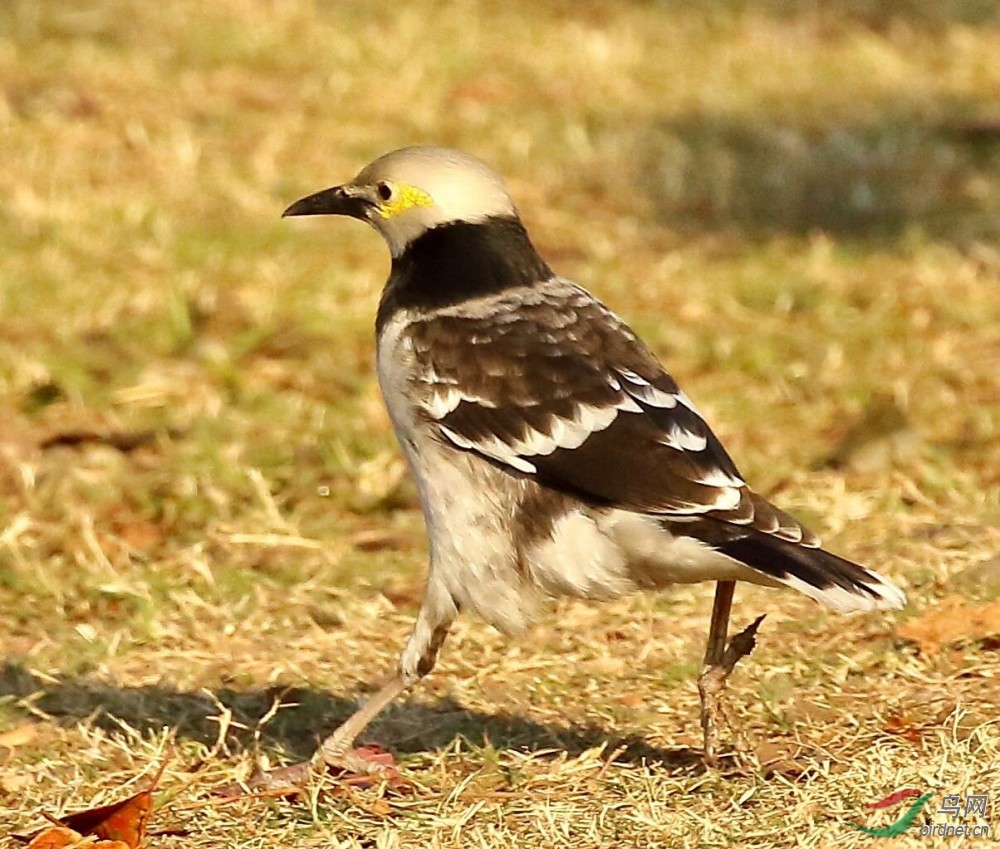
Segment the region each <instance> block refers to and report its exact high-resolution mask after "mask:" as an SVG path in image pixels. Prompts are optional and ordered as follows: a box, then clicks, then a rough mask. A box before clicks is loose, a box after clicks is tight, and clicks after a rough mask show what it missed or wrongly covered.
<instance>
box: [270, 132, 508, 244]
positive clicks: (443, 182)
mask: <svg viewBox="0 0 1000 849" xmlns="http://www.w3.org/2000/svg"><path fill="white" fill-rule="evenodd" d="M283 215H348V216H350V217H351V218H358V219H360V220H361V221H367V222H368V223H369V224H371V225H372V226H373V227H374V228H375V229H376V230H378V231H379V233H381V234H382V237H383V238H384V239H385V240H386V242H387V244H388V245H389V250H390V252H391V253H392V255H393V256H394V257H396V256H399V255H400V254H402V252H403V251H404V250H405V249H406V247H407V245H409V244H410V243H411V242H413V240H414V239H417V238H419V237H420V236H421V235H423V234H424V233H425V232H426V231H427V230H430V229H432V228H433V227H438V226H440V225H442V224H449V223H452V222H457V221H465V222H470V223H475V222H479V221H485V220H486V219H488V218H493V217H500V216H506V217H511V216H516V215H517V213H516V211H515V209H514V203H513V201H511V199H510V195H509V194H507V189H506V188H504V184H503V181H502V180H501V179H500V177H499V175H498V174H497V173H496V172H495V171H493V169H492V168H490V167H489V166H488V165H486V164H485V163H484V162H482V161H480V160H479V159H476V158H475V157H474V156H469V155H468V154H466V153H460V152H459V151H457V150H449V149H448V148H443V147H405V148H402V149H401V150H394V151H392V152H391V153H387V154H385V155H384V156H380V157H379V158H378V159H376V160H375V161H374V162H372V163H370V164H369V165H366V166H365V167H364V168H362V169H361V172H360V173H359V174H358V175H357V176H356V177H355V178H354V179H353V180H351V181H350V182H348V183H344V184H343V185H340V186H334V187H332V188H329V189H323V190H322V191H320V192H316V193H315V194H311V195H308V196H307V197H304V198H302V199H301V200H297V201H295V203H293V204H292V205H291V206H289V207H288V209H286V210H285V211H284V213H283Z"/></svg>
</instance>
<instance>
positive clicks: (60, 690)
mask: <svg viewBox="0 0 1000 849" xmlns="http://www.w3.org/2000/svg"><path fill="white" fill-rule="evenodd" d="M5 700H6V701H12V702H13V704H14V707H15V709H17V710H22V711H24V712H25V713H28V704H29V703H30V706H31V711H32V712H34V713H35V714H36V715H37V714H39V713H40V714H42V715H44V716H46V717H48V718H49V719H50V720H51V721H53V722H55V723H58V724H60V725H76V724H78V723H80V722H85V723H87V724H89V725H90V726H92V727H96V728H100V729H101V730H103V731H105V732H106V733H108V734H109V735H112V736H115V735H120V734H125V733H127V732H126V730H125V727H127V728H129V729H134V730H135V731H138V732H139V733H142V734H146V733H159V732H161V731H162V730H163V729H164V728H169V729H171V731H172V733H173V734H174V735H175V736H176V737H177V738H179V739H185V740H193V741H197V742H200V743H202V744H204V745H206V746H212V745H213V744H215V743H217V741H218V740H219V737H220V718H221V716H222V714H224V713H225V714H228V715H229V717H230V719H229V721H228V723H227V726H228V727H227V728H226V729H225V731H224V732H223V733H224V739H223V742H224V743H225V748H226V749H227V750H228V751H246V750H250V749H252V748H254V747H255V746H256V745H257V742H256V741H257V739H259V741H260V745H261V746H262V747H264V748H266V749H270V750H274V751H277V752H280V753H281V754H282V755H284V756H286V757H288V758H289V759H290V760H293V761H299V760H304V759H305V758H308V757H309V756H310V755H311V754H312V753H313V752H314V751H315V749H316V746H317V745H318V744H319V742H320V740H321V739H322V738H323V737H324V736H325V735H326V734H328V733H330V732H331V731H332V730H333V729H334V728H336V727H337V725H339V724H340V723H341V722H342V721H343V720H345V719H346V718H347V717H348V716H350V715H351V713H352V712H353V711H354V710H355V709H356V708H357V704H358V701H357V699H355V698H347V697H343V696H336V695H332V694H330V693H327V692H325V691H322V690H318V689H315V688H311V687H268V688H258V689H248V690H239V689H234V688H228V687H218V688H215V689H211V690H209V689H206V690H201V691H197V692H194V691H184V690H175V689H171V688H169V687H165V686H162V685H153V686H142V687H125V686H117V685H114V684H108V683H106V682H102V681H99V680H96V679H93V678H88V677H73V676H65V677H60V676H52V677H50V676H46V677H45V678H41V677H39V676H36V675H35V674H33V673H32V672H31V671H29V670H27V669H25V668H24V667H22V666H20V665H18V664H17V663H14V662H11V661H7V662H6V663H5V664H4V665H3V666H2V667H0V702H2V701H5ZM276 704H278V705H280V708H279V709H278V710H277V711H276V712H275V711H274V706H275V705H276ZM269 714H270V715H269ZM366 736H367V737H368V738H369V739H371V738H377V739H378V740H379V741H380V742H381V741H385V742H386V743H387V744H388V747H389V748H392V749H393V750H394V751H396V752H397V753H399V754H417V753H433V752H440V751H445V750H447V749H449V748H452V747H453V746H454V745H455V744H456V742H457V741H459V740H461V741H464V742H465V744H466V745H467V746H468V747H470V748H476V747H480V746H489V747H494V748H497V749H513V750H518V751H524V752H537V753H539V754H543V753H548V752H550V751H558V752H560V753H563V752H564V753H566V754H568V755H569V756H570V757H573V756H576V755H580V754H582V753H583V752H585V751H589V750H592V749H594V748H597V747H599V746H601V745H602V744H606V745H607V751H609V752H611V751H615V752H616V755H615V761H616V763H626V764H635V765H639V764H657V765H660V766H664V767H666V768H668V769H670V770H671V771H675V772H680V773H691V774H697V773H701V772H703V771H704V764H703V761H702V756H701V752H700V750H697V749H693V748H690V747H684V746H679V747H658V746H653V745H650V744H649V743H648V742H647V741H645V740H643V739H642V738H640V737H637V736H635V735H626V736H624V737H623V736H620V735H613V734H609V733H608V731H607V729H605V728H602V727H601V726H598V725H594V724H589V723H588V724H583V725H580V724H575V725H569V726H562V725H556V724H549V723H543V722H536V721H535V720H532V719H529V718H526V717H523V716H516V715H513V714H509V713H497V714H489V713H484V712H482V711H477V710H474V709H470V708H468V707H466V706H463V705H460V704H459V703H458V702H456V701H455V700H454V699H452V698H450V697H443V698H440V699H438V700H436V701H433V702H429V703H428V702H425V701H417V700H416V699H403V700H400V701H399V702H397V703H396V704H394V705H392V706H390V707H389V708H388V709H387V710H386V711H385V712H384V714H383V715H382V716H380V717H379V718H378V719H377V720H376V721H375V722H374V723H373V725H372V726H371V729H370V731H369V733H368V734H367V735H366Z"/></svg>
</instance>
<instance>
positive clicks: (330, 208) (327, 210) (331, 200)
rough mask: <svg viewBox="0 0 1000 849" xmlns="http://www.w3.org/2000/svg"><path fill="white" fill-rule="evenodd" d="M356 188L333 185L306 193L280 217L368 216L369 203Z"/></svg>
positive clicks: (364, 217) (361, 217)
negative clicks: (313, 192)
mask: <svg viewBox="0 0 1000 849" xmlns="http://www.w3.org/2000/svg"><path fill="white" fill-rule="evenodd" d="M356 191H357V190H356V189H354V190H352V189H351V188H349V187H347V186H334V187H333V188H332V189H323V191H321V192H316V193H315V194H311V195H308V196H306V197H304V198H301V199H299V200H297V201H295V203H293V204H292V205H291V206H290V207H288V209H286V210H285V211H284V212H282V213H281V217H282V218H287V217H288V216H291V215H348V216H350V217H351V218H360V219H361V220H362V221H364V220H366V219H367V218H368V209H369V207H370V206H371V204H370V203H369V202H368V201H367V200H366V199H365V198H364V197H362V196H360V195H359V194H356Z"/></svg>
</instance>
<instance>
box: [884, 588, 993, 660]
mask: <svg viewBox="0 0 1000 849" xmlns="http://www.w3.org/2000/svg"><path fill="white" fill-rule="evenodd" d="M896 633H897V634H898V635H899V636H900V637H902V638H903V639H904V640H909V641H910V642H913V643H916V644H917V645H918V646H919V648H920V653H921V654H922V655H925V656H930V655H933V654H937V653H938V652H939V651H940V650H941V649H942V648H943V647H944V646H948V645H952V644H955V643H962V642H979V641H980V640H985V639H987V638H988V637H992V636H996V635H1000V601H992V602H988V603H986V604H973V603H970V602H967V601H966V600H965V599H963V598H962V597H961V596H957V595H952V596H948V598H946V599H944V600H943V601H942V602H941V604H939V605H938V606H937V607H933V608H931V609H929V610H927V611H926V612H925V613H924V614H923V615H921V616H918V617H917V618H916V619H911V620H910V621H909V622H904V623H903V624H902V625H900V626H899V627H898V628H897V629H896Z"/></svg>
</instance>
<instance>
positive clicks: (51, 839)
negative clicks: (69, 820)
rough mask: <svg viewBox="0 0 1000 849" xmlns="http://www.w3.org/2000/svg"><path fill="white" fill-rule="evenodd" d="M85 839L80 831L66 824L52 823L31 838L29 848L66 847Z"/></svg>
mask: <svg viewBox="0 0 1000 849" xmlns="http://www.w3.org/2000/svg"><path fill="white" fill-rule="evenodd" d="M85 839H86V838H84V836H83V835H82V834H80V832H78V831H73V829H71V828H66V826H64V825H50V826H49V827H48V828H43V829H42V830H41V831H40V832H38V834H36V835H35V836H34V837H33V838H32V839H31V842H30V843H29V844H28V849H64V847H67V846H75V845H76V844H77V843H79V842H80V841H82V840H85ZM89 842H91V843H92V842H93V841H89Z"/></svg>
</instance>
